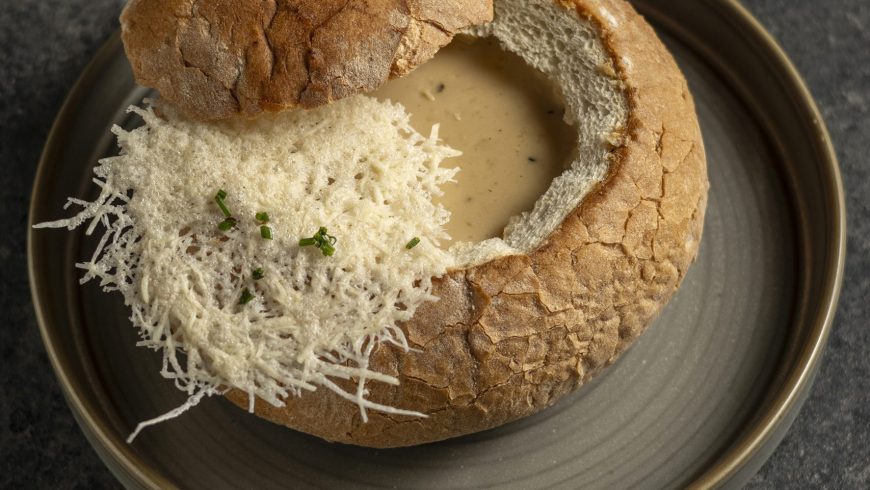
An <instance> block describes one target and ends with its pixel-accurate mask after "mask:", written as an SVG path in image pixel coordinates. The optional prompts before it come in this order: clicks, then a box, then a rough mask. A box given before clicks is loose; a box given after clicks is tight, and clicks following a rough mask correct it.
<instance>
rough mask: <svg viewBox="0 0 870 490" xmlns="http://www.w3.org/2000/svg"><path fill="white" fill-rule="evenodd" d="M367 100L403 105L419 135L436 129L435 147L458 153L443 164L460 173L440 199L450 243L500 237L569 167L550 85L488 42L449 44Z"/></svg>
mask: <svg viewBox="0 0 870 490" xmlns="http://www.w3.org/2000/svg"><path fill="white" fill-rule="evenodd" d="M374 95H375V96H376V97H378V98H380V99H390V100H392V101H395V102H400V103H401V104H402V105H404V106H405V107H406V108H407V109H408V112H410V113H411V114H412V116H411V124H412V125H413V126H414V127H415V128H416V129H417V130H418V131H420V132H421V133H423V134H429V129H430V128H431V127H432V125H433V124H440V125H441V128H440V137H441V138H442V140H444V141H445V142H446V143H447V144H448V145H450V146H452V147H453V148H456V149H458V150H461V151H462V153H463V155H462V156H461V157H459V158H455V159H450V160H448V161H446V162H445V163H446V164H447V166H450V165H454V166H458V167H459V168H460V171H459V173H458V174H457V175H456V181H457V182H456V183H451V184H447V185H445V186H444V187H443V190H444V192H445V195H444V196H443V197H441V198H440V202H441V203H442V204H443V205H444V206H445V207H446V208H447V209H448V210H450V211H451V213H452V218H451V220H450V222H449V223H448V224H447V231H448V232H449V233H450V235H451V236H452V237H453V239H454V240H462V241H475V242H476V241H480V240H483V239H486V238H491V237H496V236H501V235H502V231H503V229H504V227H505V225H506V224H507V222H508V219H509V218H510V217H511V216H514V215H516V214H519V213H521V212H523V211H528V210H531V209H532V207H533V206H534V203H535V201H536V200H537V199H538V198H539V197H540V196H541V195H542V194H543V193H544V191H546V190H547V188H548V187H549V186H550V182H551V181H552V180H553V178H554V177H555V176H557V175H559V174H560V173H562V171H563V170H564V169H565V167H566V166H567V165H568V164H570V161H571V156H572V152H573V149H574V147H575V140H576V137H577V135H576V132H575V131H573V130H572V129H571V127H570V126H568V125H567V124H565V123H564V122H563V121H562V112H563V109H562V104H561V103H560V101H559V100H558V98H557V97H555V95H554V93H553V90H552V88H551V85H550V84H549V83H548V82H547V81H546V80H544V79H543V78H542V77H541V76H540V75H539V74H538V73H537V72H536V71H535V70H534V69H532V68H530V67H529V66H528V65H526V64H525V62H523V61H522V59H521V58H520V57H519V56H517V55H514V54H512V53H508V52H505V51H503V50H502V49H501V48H500V47H499V46H498V43H497V42H496V41H494V40H490V39H483V40H472V39H471V38H465V37H461V38H457V39H456V40H454V41H453V43H451V44H450V45H449V46H447V47H445V48H443V49H442V50H441V51H440V52H439V53H438V54H437V55H436V56H435V57H434V58H433V59H432V60H431V61H429V62H428V63H425V64H424V65H423V66H421V67H419V68H417V69H416V70H415V71H413V72H412V73H411V74H409V75H408V76H406V77H403V78H400V79H397V80H393V81H391V82H389V83H388V84H386V85H385V86H384V87H383V88H381V89H380V90H378V91H377V92H375V93H374Z"/></svg>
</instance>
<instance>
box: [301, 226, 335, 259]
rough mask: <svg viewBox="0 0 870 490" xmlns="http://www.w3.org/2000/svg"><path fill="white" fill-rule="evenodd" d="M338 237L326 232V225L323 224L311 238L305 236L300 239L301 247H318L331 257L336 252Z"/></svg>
mask: <svg viewBox="0 0 870 490" xmlns="http://www.w3.org/2000/svg"><path fill="white" fill-rule="evenodd" d="M337 241H338V239H337V238H335V237H334V236H332V235H329V234H327V233H326V227H325V226H321V227H320V229H319V230H317V233H315V234H314V236H313V237H311V238H303V239H301V240H299V246H300V247H312V246H313V247H317V248H319V249H320V252H321V253H323V255H325V256H327V257H331V256H332V255H333V254H334V253H335V242H337Z"/></svg>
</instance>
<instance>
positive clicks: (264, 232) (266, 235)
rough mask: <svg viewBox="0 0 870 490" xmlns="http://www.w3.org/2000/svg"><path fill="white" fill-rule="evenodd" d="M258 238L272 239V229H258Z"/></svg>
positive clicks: (263, 227)
mask: <svg viewBox="0 0 870 490" xmlns="http://www.w3.org/2000/svg"><path fill="white" fill-rule="evenodd" d="M260 236H261V237H263V239H264V240H271V239H272V228H269V227H268V226H266V225H263V226H261V227H260Z"/></svg>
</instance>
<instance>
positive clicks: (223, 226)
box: [218, 216, 236, 231]
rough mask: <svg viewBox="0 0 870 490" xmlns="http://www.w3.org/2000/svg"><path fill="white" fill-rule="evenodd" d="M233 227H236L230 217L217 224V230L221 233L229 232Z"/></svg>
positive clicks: (234, 220)
mask: <svg viewBox="0 0 870 490" xmlns="http://www.w3.org/2000/svg"><path fill="white" fill-rule="evenodd" d="M235 226H236V218H233V217H232V216H230V217H229V218H227V219H225V220H223V221H221V222H220V223H219V224H218V228H219V229H220V230H221V231H229V230H231V229H233V228H235Z"/></svg>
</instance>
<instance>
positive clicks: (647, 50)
mask: <svg viewBox="0 0 870 490" xmlns="http://www.w3.org/2000/svg"><path fill="white" fill-rule="evenodd" d="M558 3H560V4H561V5H563V6H565V7H566V8H571V9H576V10H577V11H578V13H580V15H581V16H583V17H584V18H589V19H590V20H591V21H592V22H593V23H594V25H596V26H597V27H598V29H599V31H600V33H601V37H602V40H603V41H604V45H605V47H606V48H607V50H608V52H609V53H610V54H611V56H612V58H613V61H614V66H615V68H616V71H617V74H618V76H619V77H620V78H621V79H622V81H623V83H624V86H625V91H626V96H627V99H628V103H629V124H628V127H627V128H626V133H625V136H624V140H623V142H622V144H621V145H619V146H618V147H616V148H615V149H614V150H613V154H612V157H613V159H612V163H611V166H610V171H609V174H608V176H607V178H606V179H605V180H604V181H603V182H602V183H601V184H599V185H598V186H597V187H596V188H595V189H593V191H591V192H590V193H589V195H588V196H587V197H586V198H585V199H584V200H583V202H582V203H581V204H580V206H578V207H577V208H576V209H575V210H574V211H573V212H572V213H571V214H570V215H569V216H568V218H566V219H565V220H564V222H563V223H562V224H561V226H560V227H558V228H557V229H556V230H555V231H554V232H553V233H552V234H551V235H550V237H549V238H548V239H547V240H546V242H545V243H544V244H542V246H540V247H539V248H538V249H537V250H535V251H534V252H532V253H530V254H528V255H524V256H509V257H503V258H500V259H496V260H493V261H491V262H488V263H485V264H482V265H480V266H476V267H473V268H471V269H467V270H454V271H451V272H450V273H448V274H447V275H446V276H444V277H443V278H440V279H438V280H437V281H436V284H435V287H434V291H433V294H435V295H437V296H439V297H440V298H441V299H440V301H438V302H436V303H428V304H425V305H424V306H422V307H421V308H420V309H419V310H418V311H417V313H416V315H415V317H414V318H413V319H412V320H411V321H410V322H408V323H407V324H406V325H404V329H405V332H406V334H407V338H408V340H409V342H410V344H411V346H412V347H414V348H416V349H419V350H420V352H413V351H412V352H403V351H401V349H397V348H394V347H392V346H390V345H381V346H379V347H378V348H377V349H376V351H375V352H374V353H373V355H372V359H371V364H370V367H372V368H373V369H376V370H380V371H382V372H385V373H388V374H390V375H393V376H396V377H397V378H398V379H399V380H400V385H399V386H388V385H384V384H377V383H370V384H369V386H368V388H369V389H370V391H371V393H370V396H369V398H370V399H371V400H374V401H376V402H378V403H383V404H386V405H390V406H394V407H401V408H403V409H409V410H417V411H420V412H424V413H426V414H428V415H429V416H428V418H412V417H403V416H390V415H387V414H382V413H376V412H369V414H368V415H369V421H368V423H362V420H361V417H360V413H359V409H358V407H357V406H356V405H355V404H353V403H349V402H347V401H345V400H342V399H340V398H339V397H338V396H337V395H335V394H334V393H332V392H330V391H328V390H318V391H316V392H313V393H306V394H304V395H303V396H302V397H300V398H289V399H287V400H286V402H287V405H286V407H285V408H277V407H273V406H271V405H269V404H267V403H265V402H263V401H262V400H257V401H256V405H255V412H256V413H257V415H260V416H262V417H265V418H267V419H269V420H272V421H274V422H277V423H280V424H283V425H286V426H288V427H291V428H294V429H297V430H301V431H303V432H307V433H310V434H314V435H317V436H319V437H322V438H324V439H327V440H330V441H339V442H344V443H351V444H358V445H364V446H373V447H396V446H406V445H413V444H420V443H425V442H431V441H437V440H441V439H446V438H450V437H454V436H458V435H462V434H467V433H471V432H477V431H480V430H484V429H488V428H492V427H496V426H498V425H501V424H504V423H507V422H510V421H512V420H516V419H518V418H521V417H524V416H527V415H530V414H532V413H535V412H537V411H539V410H541V409H543V408H545V407H547V406H550V405H552V404H553V403H555V402H556V400H558V399H559V398H560V397H562V396H563V395H565V394H567V393H569V392H571V391H572V390H574V389H576V388H577V387H579V386H581V385H583V384H584V383H585V382H587V381H588V380H589V379H590V378H592V377H593V376H595V375H596V374H597V373H599V372H600V371H601V370H602V369H603V368H604V367H606V366H608V365H609V364H611V363H612V362H614V360H615V359H616V358H617V356H619V354H621V353H622V352H624V351H625V350H626V349H627V348H628V347H629V345H630V344H631V343H632V342H633V341H634V340H635V339H636V338H637V337H638V336H639V335H640V334H641V333H642V332H643V331H644V329H645V328H646V326H647V325H648V324H649V323H650V321H651V320H652V319H653V318H654V317H655V315H657V314H658V312H659V311H660V309H661V308H662V306H663V305H664V304H665V303H666V302H667V300H668V299H669V298H670V297H671V295H672V294H673V293H674V291H675V290H676V289H677V287H678V286H679V283H680V282H681V281H682V279H683V277H684V276H685V274H686V271H687V269H688V268H689V266H690V265H691V263H692V262H693V261H694V259H695V256H696V254H697V250H698V245H699V241H700V238H701V231H702V225H703V219H704V211H705V208H706V201H707V189H708V183H707V175H706V160H705V155H704V148H703V144H702V140H701V134H700V129H699V127H698V122H697V117H696V115H695V110H694V103H693V101H692V98H691V95H690V94H689V91H688V87H687V85H686V81H685V79H684V77H683V76H682V74H681V72H680V71H679V69H678V68H677V66H676V63H675V62H674V60H673V58H672V56H671V55H670V54H669V53H668V51H667V50H666V49H665V47H664V46H663V45H662V44H661V42H660V41H659V40H658V38H657V37H656V36H655V33H654V32H653V30H652V28H651V27H650V26H649V25H648V24H647V23H646V22H645V21H644V19H643V18H642V17H640V16H639V15H638V14H637V13H636V12H635V11H634V10H633V9H632V7H631V6H630V5H628V4H627V3H626V2H624V1H622V0H606V1H604V0H559V1H558ZM345 386H347V385H346V384H345ZM227 396H228V398H229V399H230V400H232V401H233V402H234V403H236V404H238V405H239V406H241V407H247V406H248V399H247V395H246V394H244V393H241V392H238V391H231V392H229V393H228V394H227Z"/></svg>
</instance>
